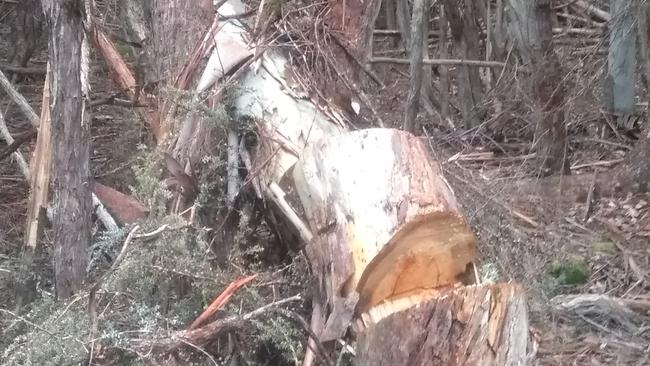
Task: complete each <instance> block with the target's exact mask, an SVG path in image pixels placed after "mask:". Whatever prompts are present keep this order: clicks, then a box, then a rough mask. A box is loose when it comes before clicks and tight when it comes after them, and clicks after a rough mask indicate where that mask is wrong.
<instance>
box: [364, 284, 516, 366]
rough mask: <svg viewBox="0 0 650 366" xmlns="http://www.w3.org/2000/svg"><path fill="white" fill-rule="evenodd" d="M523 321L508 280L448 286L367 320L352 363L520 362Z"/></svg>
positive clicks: (485, 364)
mask: <svg viewBox="0 0 650 366" xmlns="http://www.w3.org/2000/svg"><path fill="white" fill-rule="evenodd" d="M527 342H528V320H527V314H526V303H525V297H524V293H523V290H522V289H521V288H520V287H519V286H516V285H512V284H499V285H492V286H488V285H481V286H471V287H464V288H461V289H458V290H453V291H449V292H447V293H445V294H444V296H442V295H439V296H436V297H434V298H432V299H430V300H428V301H426V302H422V303H420V305H419V306H417V307H410V308H408V309H405V310H402V311H399V312H395V313H393V314H391V315H389V316H387V317H385V318H383V319H381V320H379V321H378V322H377V323H376V324H373V325H370V326H369V327H368V328H367V329H365V330H364V331H363V332H362V333H361V335H360V336H359V338H358V347H357V352H358V353H357V359H356V364H357V365H386V366H388V365H403V366H411V365H413V366H415V365H418V366H419V365H432V366H437V365H440V366H443V365H444V366H453V365H459V366H460V365H482V366H491V365H495V366H496V365H498V366H502V365H525V364H526V346H527Z"/></svg>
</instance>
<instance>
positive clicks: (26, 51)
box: [8, 0, 43, 67]
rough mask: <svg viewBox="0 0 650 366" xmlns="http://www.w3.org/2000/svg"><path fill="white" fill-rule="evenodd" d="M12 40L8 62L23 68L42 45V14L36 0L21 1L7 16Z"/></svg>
mask: <svg viewBox="0 0 650 366" xmlns="http://www.w3.org/2000/svg"><path fill="white" fill-rule="evenodd" d="M8 20H9V22H10V23H11V29H12V32H11V33H10V34H9V37H10V38H11V40H12V47H11V48H10V52H12V53H11V56H10V57H9V62H10V63H11V64H13V65H15V66H21V67H24V66H25V65H27V62H28V61H29V59H30V58H31V57H32V55H33V54H34V51H36V49H37V48H38V47H39V46H40V45H42V42H41V40H42V39H43V12H42V11H41V8H40V4H39V1H38V0H21V1H18V2H17V3H16V5H15V9H14V14H13V15H11V16H9V19H8Z"/></svg>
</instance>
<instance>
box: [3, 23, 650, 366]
mask: <svg viewBox="0 0 650 366" xmlns="http://www.w3.org/2000/svg"><path fill="white" fill-rule="evenodd" d="M10 31H11V30H10V29H8V28H7V27H5V26H2V27H0V36H1V37H0V50H6V49H8V48H9V47H11V46H10V44H9V43H8V39H7V37H6V35H7V34H8V32H10ZM386 44H387V43H386V42H385V41H384V40H382V39H378V40H377V43H376V50H377V52H381V51H382V47H384V48H386V47H388V46H386ZM385 50H386V49H384V51H385ZM1 54H4V53H3V52H0V55H1ZM44 60H45V55H44V54H43V53H42V52H41V53H40V54H39V55H37V56H36V57H34V58H33V59H32V61H31V63H30V65H32V66H41V67H43V66H44ZM599 60H600V59H599ZM5 61H6V60H5V59H3V57H2V56H0V62H5ZM95 61H96V62H95V63H94V65H95V66H93V72H92V75H93V82H92V88H93V94H94V99H99V98H102V97H105V96H108V95H111V94H112V93H114V92H115V90H116V88H115V87H114V86H113V85H112V83H111V81H110V80H109V79H108V73H107V71H106V69H105V68H104V66H102V62H101V61H99V60H95ZM600 61H602V60H600ZM598 62H599V61H598V60H597V61H594V64H596V65H597V64H598ZM376 69H377V71H378V74H379V75H381V77H382V78H383V80H384V82H385V83H386V85H387V87H386V89H383V90H372V87H371V88H369V89H370V90H366V91H367V92H368V94H369V95H372V98H373V106H374V108H376V109H377V111H378V112H379V114H380V115H381V116H382V118H383V120H384V121H387V122H389V123H391V124H392V125H393V126H397V125H398V124H399V122H400V121H401V119H402V118H401V117H402V113H403V104H404V101H405V99H406V98H405V95H406V90H407V83H408V80H407V79H406V77H405V75H406V73H408V66H406V67H405V66H401V65H400V66H397V65H379V66H377V68H376ZM587 72H588V70H585V73H587ZM42 83H43V78H42V77H39V76H33V77H28V78H24V79H22V80H20V81H19V82H18V83H17V84H16V86H17V87H18V89H19V91H20V92H21V93H22V94H23V95H24V96H25V97H26V98H27V99H28V101H29V102H30V105H31V106H32V107H33V108H34V109H35V110H36V111H37V113H38V110H39V109H40V99H41V97H40V93H41V90H42ZM506 84H507V82H506ZM495 94H497V93H496V92H495V93H494V94H489V97H488V98H486V99H487V100H486V104H490V103H495V100H496V99H495V97H494V95H495ZM580 96H581V97H582V100H581V101H580V103H575V104H573V105H571V106H567V108H576V110H572V111H571V113H569V115H570V116H572V118H573V119H572V120H571V125H570V127H569V132H570V135H569V139H570V150H571V157H570V159H571V164H572V167H573V169H572V174H571V175H570V176H567V177H564V178H562V179H558V178H536V174H535V173H536V171H535V169H536V168H535V162H534V161H533V160H531V159H530V158H527V157H526V156H527V154H529V150H530V142H531V131H530V130H528V131H524V132H522V130H523V128H521V126H522V125H525V123H526V121H527V120H526V118H527V117H526V116H517V115H514V114H509V113H500V114H496V115H491V117H490V118H487V119H486V122H485V123H484V124H483V125H482V126H481V127H480V128H478V129H476V130H474V131H470V132H469V133H468V132H465V131H463V130H462V129H456V130H454V129H451V128H449V126H445V125H444V124H441V123H438V122H436V121H438V120H439V117H437V116H428V115H427V114H426V113H421V117H420V123H421V125H422V127H423V138H425V139H426V140H427V141H428V142H429V144H430V146H431V148H432V153H433V154H434V156H436V158H437V159H438V160H439V161H440V162H442V163H443V166H444V168H445V172H446V175H447V179H448V181H449V182H450V184H451V186H452V188H453V189H454V191H455V193H456V195H457V198H458V199H459V201H460V203H461V205H462V207H463V210H464V212H465V214H466V216H467V218H468V220H469V222H470V224H471V226H472V228H473V229H474V231H475V233H476V235H477V236H478V238H479V247H480V252H481V260H482V264H488V265H490V266H492V267H493V268H494V269H495V271H496V272H498V276H499V278H500V279H501V280H502V281H515V282H519V283H522V284H523V286H524V287H525V288H526V290H527V294H528V305H529V310H530V313H529V316H530V323H531V327H532V329H533V334H534V336H535V339H536V340H537V342H538V349H537V356H536V360H537V364H539V365H602V364H608V365H650V346H649V344H650V317H649V315H650V314H648V313H647V312H646V313H645V314H643V313H642V312H637V313H635V314H633V315H630V314H628V315H626V317H625V320H624V321H623V320H621V318H620V317H618V318H617V317H616V316H613V315H612V308H608V307H603V308H590V309H588V310H584V311H582V312H576V311H572V310H566V309H564V308H562V307H561V306H559V304H558V303H557V301H559V300H558V299H561V297H558V296H563V295H580V294H602V295H608V296H612V297H618V298H621V299H625V300H630V301H638V302H640V303H641V302H643V303H645V304H648V303H650V295H649V293H650V244H649V243H650V194H627V193H625V192H619V193H617V194H615V195H613V196H604V195H601V194H599V191H600V190H601V189H600V188H599V187H598V185H600V184H603V183H601V182H603V181H604V182H605V184H606V182H607V178H606V177H608V175H610V174H612V173H611V171H612V170H611V169H612V168H613V167H615V166H616V163H615V162H614V163H608V164H606V165H593V163H594V162H602V161H615V160H616V159H620V158H622V157H623V156H624V154H625V152H627V151H628V149H627V148H625V147H623V148H617V147H616V146H612V145H611V144H610V145H607V144H603V143H599V142H598V141H597V140H611V141H614V140H616V141H615V142H616V143H617V144H621V145H629V146H631V145H632V144H633V142H634V141H633V140H632V139H625V140H617V139H615V138H614V137H612V136H606V138H604V139H601V138H600V137H599V136H597V135H596V136H594V135H593V133H592V132H591V131H592V130H591V129H592V128H593V126H598V123H600V122H598V121H593V120H592V119H591V117H590V114H589V111H590V110H592V109H594V108H595V109H598V105H597V103H598V100H597V99H589V98H588V96H587V95H586V94H584V93H583V94H580ZM510 97H511V95H505V96H503V97H502V98H501V101H506V102H507V98H510ZM505 104H507V103H505ZM0 108H1V109H2V112H3V114H4V116H5V119H6V121H7V124H8V127H9V130H10V131H11V132H12V133H16V134H18V133H20V132H21V131H24V130H26V129H27V126H28V125H27V121H26V120H25V118H24V117H23V116H22V115H21V113H20V111H19V110H18V109H17V108H16V107H15V106H14V105H13V104H12V103H11V101H10V100H9V99H8V98H7V97H6V95H5V94H4V93H0ZM490 108H492V107H490ZM363 115H364V117H366V119H367V120H368V121H370V120H371V114H370V113H369V112H368V111H367V110H364V112H363ZM599 131H600V130H599ZM146 140H147V131H146V128H145V127H144V126H143V125H142V123H141V122H140V121H139V120H138V118H137V116H136V115H135V113H134V112H133V111H132V110H129V109H128V108H124V107H119V106H114V105H104V106H100V107H98V108H96V109H95V110H93V123H92V147H91V152H92V158H91V159H92V162H91V166H92V169H93V174H94V176H95V178H96V179H97V180H98V181H99V182H101V183H104V184H107V185H109V186H112V187H114V188H116V189H119V190H122V191H128V190H129V186H130V185H132V184H133V180H134V177H133V172H132V171H131V170H130V169H129V167H130V165H131V164H132V163H133V156H134V154H136V153H137V151H138V145H139V144H141V143H143V142H146ZM594 141H595V142H594ZM34 143H35V140H34V141H32V142H31V143H30V144H27V145H25V146H24V147H22V148H21V151H22V153H23V154H25V155H26V156H29V151H30V148H31V147H32V146H33V144H34ZM4 146H5V145H4V143H0V149H1V148H3V147H4ZM459 154H460V155H459ZM593 173H598V175H599V176H600V177H605V179H604V180H602V179H597V180H593V179H592V178H591V176H592V174H593ZM595 181H597V182H598V184H593V186H594V187H595V188H594V189H593V190H594V195H593V198H594V199H593V203H587V201H588V199H587V196H589V191H590V190H591V187H592V182H595ZM610 181H611V180H610ZM576 187H578V188H576ZM27 196H28V184H27V183H26V182H25V180H24V179H23V177H22V176H21V175H20V172H19V171H18V170H17V168H16V165H15V163H14V161H13V159H6V160H4V161H2V162H0V260H2V261H3V262H4V261H6V260H9V259H11V258H15V257H16V256H17V255H18V254H19V253H20V252H21V240H22V237H23V227H24V224H25V210H26V203H27ZM43 263H45V265H47V262H46V261H45V260H44V261H43ZM488 267H489V266H488ZM488 267H486V268H488ZM576 268H577V269H576ZM583 268H584V271H582V269H583ZM562 271H574V272H575V271H578V272H581V273H579V274H578V276H580V275H582V274H584V276H586V277H585V278H584V279H578V280H576V281H573V282H572V281H567V280H566V278H559V277H561V275H562ZM582 272H584V273H582ZM557 273H560V275H556V274H557ZM565 277H566V276H565ZM300 280H301V281H302V279H300ZM553 299H555V301H554V300H553ZM0 306H4V304H2V301H0ZM647 309H648V307H646V311H647ZM608 310H609V311H608Z"/></svg>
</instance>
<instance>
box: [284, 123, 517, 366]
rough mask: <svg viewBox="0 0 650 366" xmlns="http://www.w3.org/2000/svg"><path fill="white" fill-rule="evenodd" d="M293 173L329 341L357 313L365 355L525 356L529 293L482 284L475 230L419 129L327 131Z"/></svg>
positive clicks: (508, 359)
mask: <svg viewBox="0 0 650 366" xmlns="http://www.w3.org/2000/svg"><path fill="white" fill-rule="evenodd" d="M294 182H295V187H296V190H297V192H298V193H299V195H300V201H301V203H302V206H303V208H304V210H305V215H306V217H307V220H308V222H309V226H310V228H311V231H312V232H313V233H315V237H314V239H313V240H312V241H311V242H310V243H309V244H308V246H307V254H308V258H309V260H310V262H311V264H312V266H313V268H314V270H315V273H316V274H317V275H318V276H319V279H320V280H321V282H320V283H321V290H322V291H323V293H324V295H325V296H326V298H327V301H326V303H328V304H329V305H330V316H329V319H328V321H327V326H326V328H325V330H324V331H323V333H322V334H321V341H324V340H329V339H335V338H337V337H341V336H343V335H344V333H345V331H346V325H347V324H348V321H349V320H351V321H352V322H353V330H354V332H355V334H356V336H357V337H358V345H359V354H358V356H357V364H359V365H377V364H386V365H427V364H440V365H465V364H468V362H469V363H471V362H476V360H481V362H480V363H481V364H484V365H503V364H517V362H523V360H524V358H525V355H526V346H527V339H528V338H527V324H528V323H527V317H526V308H525V300H524V294H523V291H522V290H521V289H520V288H519V287H518V286H517V285H511V284H500V285H494V286H488V285H478V284H476V283H475V279H476V277H475V267H474V263H475V261H476V241H475V237H474V235H473V234H472V232H471V230H470V228H469V227H468V225H467V223H466V222H465V220H464V218H463V216H462V214H461V212H460V210H459V208H458V204H457V203H456V199H455V197H454V194H453V191H452V190H451V188H450V187H449V185H448V183H447V182H446V181H445V179H444V177H443V175H442V172H441V170H440V167H439V166H438V164H437V163H436V162H434V161H433V160H431V158H430V155H429V153H428V151H427V149H426V147H425V146H424V145H423V144H422V143H421V142H420V141H419V140H418V139H417V138H416V137H415V136H413V135H411V134H409V133H406V132H402V131H398V130H391V129H371V130H361V131H355V132H349V133H344V134H342V135H338V136H333V137H330V138H326V139H323V140H320V141H318V142H317V143H315V144H312V145H311V146H309V147H307V149H306V150H305V151H304V152H303V155H302V157H301V159H300V160H299V161H298V163H297V164H296V166H295V167H294ZM357 299H358V301H356V300H357Z"/></svg>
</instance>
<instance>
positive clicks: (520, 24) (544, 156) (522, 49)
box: [509, 0, 569, 175]
mask: <svg viewBox="0 0 650 366" xmlns="http://www.w3.org/2000/svg"><path fill="white" fill-rule="evenodd" d="M510 5H511V9H510V10H511V13H510V14H509V15H510V21H511V23H512V28H511V30H512V33H511V36H513V38H515V41H516V43H517V45H518V51H519V54H520V56H521V57H522V59H523V60H524V61H525V62H528V63H530V64H531V65H532V66H533V78H532V85H531V91H532V95H533V100H534V101H535V112H536V128H535V150H536V154H537V161H538V162H539V169H540V174H541V175H548V174H553V173H569V170H568V165H567V157H566V124H565V122H564V110H563V104H564V94H565V86H564V83H563V81H562V68H561V65H560V62H559V60H558V58H557V56H556V55H555V53H554V51H553V43H552V41H553V33H552V19H551V13H552V10H551V1H550V0H535V1H529V0H510ZM522 19H523V21H522Z"/></svg>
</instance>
